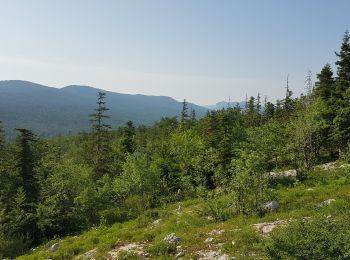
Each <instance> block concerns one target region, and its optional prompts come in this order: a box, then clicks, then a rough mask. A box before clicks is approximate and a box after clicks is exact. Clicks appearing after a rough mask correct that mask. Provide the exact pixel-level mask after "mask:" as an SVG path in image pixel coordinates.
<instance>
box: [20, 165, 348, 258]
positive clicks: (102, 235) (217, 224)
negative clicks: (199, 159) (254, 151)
mask: <svg viewBox="0 0 350 260" xmlns="http://www.w3.org/2000/svg"><path fill="white" fill-rule="evenodd" d="M330 166H331V167H330ZM349 177H350V175H349V165H342V166H340V167H339V168H337V169H336V168H335V167H334V164H326V165H325V166H324V167H317V168H316V169H315V170H314V171H312V172H311V173H310V174H309V175H308V178H307V180H304V181H303V182H298V181H296V182H295V183H294V184H293V186H289V187H286V186H283V185H281V186H279V187H278V188H277V189H276V195H277V197H279V198H280V199H279V205H280V206H279V208H278V210H277V211H274V212H269V213H267V214H265V215H264V216H261V217H257V216H254V217H244V218H243V217H242V216H235V215H230V211H229V209H230V205H231V203H232V202H231V198H230V197H229V196H226V197H225V196H222V197H221V198H216V199H214V200H213V199H208V198H206V199H192V200H187V201H183V202H178V203H175V204H173V205H170V206H168V207H166V208H159V209H154V210H152V211H147V212H145V213H144V214H142V215H141V216H140V217H138V218H137V219H135V220H132V221H128V222H124V223H115V224H114V225H112V226H105V225H101V226H100V227H96V228H93V229H91V230H90V231H87V232H84V233H83V234H81V235H79V236H69V237H65V238H61V239H56V240H52V241H49V242H48V243H47V244H45V245H42V246H41V247H39V248H36V249H35V250H34V251H32V252H31V253H28V254H27V255H23V256H21V257H19V258H18V259H175V258H176V259H179V258H181V259H271V252H267V246H268V247H269V250H270V251H271V250H275V251H278V252H280V253H281V252H282V253H283V250H289V249H291V250H294V251H295V252H294V251H293V252H292V253H294V254H295V255H298V254H301V255H303V254H304V256H306V255H305V254H308V253H310V255H311V256H315V254H317V251H316V250H321V251H320V254H325V252H323V251H322V250H324V249H325V248H326V249H327V248H329V245H328V244H327V243H328V242H329V241H331V240H332V237H331V235H330V234H332V235H334V236H335V237H337V236H339V235H340V234H339V233H337V230H335V229H334V226H331V228H330V230H327V225H332V223H336V220H337V219H339V218H340V219H342V218H343V217H344V214H348V210H347V209H348V208H349V205H350V201H349V189H350V178H349ZM342 214H343V215H342ZM322 221H325V223H326V224H325V226H324V228H325V229H324V230H320V231H318V230H317V229H313V230H310V229H309V230H308V231H306V229H307V228H309V227H310V225H311V227H313V226H312V225H322ZM298 223H299V224H300V223H301V224H300V225H301V226H300V227H301V229H297V228H298ZM308 223H309V224H308ZM318 223H319V224H318ZM327 223H328V224H327ZM289 227H291V228H293V231H294V232H295V231H296V230H298V231H299V232H300V233H299V234H297V233H293V235H292V236H291V237H289V236H290V235H291V234H290V232H289V231H288V228H289ZM304 229H305V230H304ZM325 231H327V232H330V233H326V234H324V232H325ZM338 231H339V230H338ZM332 232H334V233H332ZM173 233H175V234H173ZM169 234H173V235H171V236H169ZM276 235H277V236H276ZM298 236H301V237H305V241H300V240H298V239H297V240H292V238H294V239H296V238H297V237H298ZM325 236H326V237H325ZM165 237H167V239H166V241H164V238H165ZM177 238H178V239H177ZM271 238H272V239H271ZM322 239H328V240H329V241H328V242H327V241H324V240H322ZM167 241H168V242H167ZM274 241H277V242H278V245H277V246H276V247H277V249H276V247H274V244H273V243H274ZM172 242H173V243H172ZM338 242H339V241H338ZM288 243H290V244H293V243H295V245H294V246H295V248H294V247H291V246H289V247H290V248H289V247H288V246H286V244H287V245H288ZM314 243H315V244H314ZM330 243H332V242H330ZM283 246H285V248H284V247H283ZM303 246H305V247H306V248H308V247H310V249H309V250H307V251H304V252H302V251H300V252H297V251H298V249H297V247H298V248H300V247H303ZM313 246H315V248H313ZM315 252H316V253H315ZM269 254H270V255H269ZM269 256H270V257H269ZM272 259H320V258H308V257H301V258H298V257H297V258H293V257H291V258H283V257H281V258H278V257H277V258H274V257H272ZM324 259H329V258H324ZM339 259H343V258H339Z"/></svg>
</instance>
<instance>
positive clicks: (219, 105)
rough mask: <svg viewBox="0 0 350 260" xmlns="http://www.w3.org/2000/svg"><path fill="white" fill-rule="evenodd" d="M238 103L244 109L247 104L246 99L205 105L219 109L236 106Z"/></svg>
mask: <svg viewBox="0 0 350 260" xmlns="http://www.w3.org/2000/svg"><path fill="white" fill-rule="evenodd" d="M237 105H238V106H239V107H240V108H242V109H243V108H244V106H245V101H242V102H230V103H229V102H226V101H221V102H218V103H216V104H215V105H208V106H205V107H206V108H208V109H213V110H219V109H223V108H228V107H236V106H237Z"/></svg>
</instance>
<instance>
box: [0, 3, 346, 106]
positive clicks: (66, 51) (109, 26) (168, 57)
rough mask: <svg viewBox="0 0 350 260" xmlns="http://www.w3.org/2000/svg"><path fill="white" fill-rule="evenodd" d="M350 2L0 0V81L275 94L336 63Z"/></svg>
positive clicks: (210, 96) (215, 98)
mask: <svg viewBox="0 0 350 260" xmlns="http://www.w3.org/2000/svg"><path fill="white" fill-rule="evenodd" d="M349 10H350V1H349V0H289V1H287V0H241V1H238V0H237V1H236V0H227V1H226V0H125V1H118V0H59V1H57V0H55V1H54V0H0V35H1V36H0V80H11V79H18V80H28V81H32V82H36V83H40V84H44V85H49V86H52V87H64V86H66V85H73V84H74V85H88V86H93V87H98V88H101V89H105V90H111V91H115V92H120V93H131V94H147V95H161V96H171V97H173V98H175V99H177V100H183V99H187V100H188V101H190V102H194V103H197V104H200V105H210V104H215V103H216V102H219V101H228V99H229V98H230V100H231V101H242V100H244V99H245V97H246V95H248V96H251V95H253V96H256V95H257V94H258V93H260V95H261V96H267V97H268V99H269V100H271V101H274V100H276V99H278V98H282V97H283V96H284V94H285V86H286V78H287V76H288V75H289V85H290V88H291V90H292V91H293V92H294V93H295V95H299V94H300V93H301V92H303V91H304V88H305V87H304V85H305V84H304V82H305V77H306V75H307V71H308V70H311V72H312V74H313V78H314V80H315V77H316V74H317V73H318V72H319V71H320V70H321V68H322V67H323V66H324V65H325V64H326V63H330V64H332V66H333V68H334V69H336V68H335V67H334V62H335V61H336V56H335V54H334V52H335V51H338V50H339V49H340V45H341V41H342V37H343V35H344V32H345V31H346V30H347V29H350V16H349Z"/></svg>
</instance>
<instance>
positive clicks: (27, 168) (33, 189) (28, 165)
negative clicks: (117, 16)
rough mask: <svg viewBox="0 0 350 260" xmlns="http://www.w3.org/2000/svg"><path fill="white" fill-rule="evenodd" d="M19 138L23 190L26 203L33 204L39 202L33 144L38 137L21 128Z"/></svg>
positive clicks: (19, 164)
mask: <svg viewBox="0 0 350 260" xmlns="http://www.w3.org/2000/svg"><path fill="white" fill-rule="evenodd" d="M16 131H18V132H19V136H18V138H17V146H18V153H17V166H18V169H19V172H20V176H21V179H22V186H23V190H24V192H25V195H26V202H27V203H32V202H36V201H37V200H38V183H37V179H36V176H35V172H34V167H35V163H36V158H35V154H34V151H33V143H34V142H35V141H36V136H35V135H34V134H33V132H31V131H30V130H27V129H24V128H19V129H16Z"/></svg>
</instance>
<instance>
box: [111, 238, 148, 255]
mask: <svg viewBox="0 0 350 260" xmlns="http://www.w3.org/2000/svg"><path fill="white" fill-rule="evenodd" d="M123 251H126V252H130V253H134V254H136V255H138V256H139V257H141V258H142V259H148V257H149V254H148V253H147V252H145V250H144V245H143V244H141V243H136V242H135V243H129V244H121V245H119V246H117V247H116V248H114V249H113V250H111V251H109V252H108V254H109V257H108V258H107V259H118V255H119V253H120V252H123Z"/></svg>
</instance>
